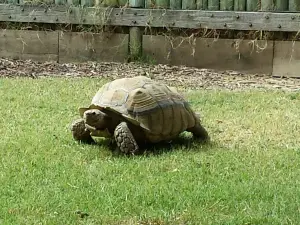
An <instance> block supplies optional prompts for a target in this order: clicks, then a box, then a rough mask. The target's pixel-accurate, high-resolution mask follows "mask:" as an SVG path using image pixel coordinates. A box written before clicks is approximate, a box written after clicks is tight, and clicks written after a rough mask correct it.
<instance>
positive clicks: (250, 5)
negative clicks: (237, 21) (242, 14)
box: [246, 0, 260, 11]
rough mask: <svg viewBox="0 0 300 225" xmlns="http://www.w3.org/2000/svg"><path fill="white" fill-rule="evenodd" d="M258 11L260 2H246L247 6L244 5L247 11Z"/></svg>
mask: <svg viewBox="0 0 300 225" xmlns="http://www.w3.org/2000/svg"><path fill="white" fill-rule="evenodd" d="M259 9H260V1H258V0H247V4H246V10H247V11H258V10H259Z"/></svg>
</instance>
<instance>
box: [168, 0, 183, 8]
mask: <svg viewBox="0 0 300 225" xmlns="http://www.w3.org/2000/svg"><path fill="white" fill-rule="evenodd" d="M181 6H182V0H170V8H171V9H181Z"/></svg>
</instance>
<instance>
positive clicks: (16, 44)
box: [0, 30, 58, 62]
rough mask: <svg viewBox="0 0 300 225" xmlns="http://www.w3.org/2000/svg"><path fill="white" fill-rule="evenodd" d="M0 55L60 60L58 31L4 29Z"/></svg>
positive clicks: (1, 34) (40, 59) (0, 40)
mask: <svg viewBox="0 0 300 225" xmlns="http://www.w3.org/2000/svg"><path fill="white" fill-rule="evenodd" d="M0 46H1V48H0V56H1V57H7V58H14V59H34V60H36V61H40V62H43V61H57V60H58V32H56V31H53V32H45V31H24V30H2V31H1V32H0Z"/></svg>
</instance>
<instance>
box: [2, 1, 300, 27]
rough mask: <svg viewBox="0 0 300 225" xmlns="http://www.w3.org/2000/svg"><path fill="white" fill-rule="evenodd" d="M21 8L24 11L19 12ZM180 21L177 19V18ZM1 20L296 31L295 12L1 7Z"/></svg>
mask: <svg viewBox="0 0 300 225" xmlns="http://www.w3.org/2000/svg"><path fill="white" fill-rule="evenodd" d="M22 9H24V10H22ZM179 18H180V19H179ZM0 21H10V22H35V23H64V24H92V25H95V24H96V25H113V26H130V27H131V26H136V27H140V26H141V27H147V26H151V27H174V28H208V29H234V30H265V31H296V32H297V31H298V30H299V29H300V17H299V14H298V13H272V12H234V11H202V10H188V11H187V10H165V9H133V8H126V9H120V8H111V9H107V8H83V9H82V8H79V7H63V6H56V7H55V6H54V7H51V8H48V10H47V11H45V7H37V6H24V7H23V6H22V7H21V6H14V5H0Z"/></svg>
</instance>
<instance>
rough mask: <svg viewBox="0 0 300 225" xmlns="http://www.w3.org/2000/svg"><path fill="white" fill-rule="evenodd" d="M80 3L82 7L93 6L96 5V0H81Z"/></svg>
mask: <svg viewBox="0 0 300 225" xmlns="http://www.w3.org/2000/svg"><path fill="white" fill-rule="evenodd" d="M80 5H81V6H82V7H91V6H93V5H95V1H94V0H80Z"/></svg>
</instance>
